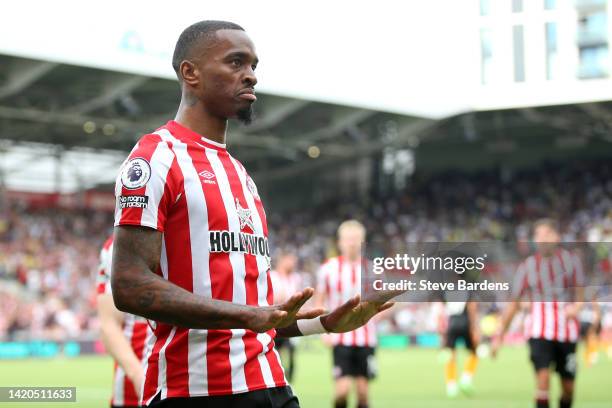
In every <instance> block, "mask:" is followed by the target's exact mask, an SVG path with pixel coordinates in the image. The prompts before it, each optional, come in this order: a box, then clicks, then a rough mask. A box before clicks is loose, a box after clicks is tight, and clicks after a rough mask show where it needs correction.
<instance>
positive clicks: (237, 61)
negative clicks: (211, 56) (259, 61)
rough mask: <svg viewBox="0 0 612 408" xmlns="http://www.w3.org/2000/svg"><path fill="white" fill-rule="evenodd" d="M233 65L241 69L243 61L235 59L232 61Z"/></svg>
mask: <svg viewBox="0 0 612 408" xmlns="http://www.w3.org/2000/svg"><path fill="white" fill-rule="evenodd" d="M231 64H232V65H233V66H234V67H236V68H240V66H242V61H241V60H240V59H238V58H235V59H233V60H232V61H231Z"/></svg>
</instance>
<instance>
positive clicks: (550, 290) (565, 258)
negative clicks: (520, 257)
mask: <svg viewBox="0 0 612 408" xmlns="http://www.w3.org/2000/svg"><path fill="white" fill-rule="evenodd" d="M583 284H584V277H583V272H582V264H581V261H580V259H579V258H578V256H576V255H575V254H572V253H571V252H569V251H568V250H566V249H556V250H555V251H554V253H553V254H552V255H551V256H549V257H546V256H543V255H542V254H541V253H539V252H538V253H536V254H535V255H532V256H530V257H528V258H527V259H526V260H525V261H523V262H522V263H521V264H520V265H519V267H518V270H517V277H516V284H515V286H514V287H515V298H516V299H519V298H526V299H528V300H529V301H530V304H531V313H530V318H529V324H528V325H527V327H526V335H527V337H529V338H534V339H547V340H555V341H560V342H577V341H578V335H579V331H578V328H579V326H578V321H577V319H576V318H567V317H566V313H565V307H566V306H567V305H568V303H569V302H573V301H575V296H574V292H575V291H574V289H575V288H578V287H582V286H583Z"/></svg>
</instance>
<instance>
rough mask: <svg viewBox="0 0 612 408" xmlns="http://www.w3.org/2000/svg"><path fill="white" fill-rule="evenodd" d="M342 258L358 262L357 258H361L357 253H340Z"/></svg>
mask: <svg viewBox="0 0 612 408" xmlns="http://www.w3.org/2000/svg"><path fill="white" fill-rule="evenodd" d="M342 259H344V260H345V261H347V262H359V260H360V259H361V256H360V255H359V254H355V255H342Z"/></svg>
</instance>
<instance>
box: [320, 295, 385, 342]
mask: <svg viewBox="0 0 612 408" xmlns="http://www.w3.org/2000/svg"><path fill="white" fill-rule="evenodd" d="M360 300H361V297H360V296H359V295H357V296H355V297H353V298H351V299H350V300H349V301H347V302H346V303H344V304H343V305H342V306H340V307H338V308H337V309H335V310H333V311H332V312H331V313H329V314H326V315H324V316H321V323H322V324H323V327H325V330H327V331H328V332H332V333H346V332H349V331H352V330H355V329H357V328H358V327H361V326H363V325H364V324H366V323H367V322H368V321H369V320H370V319H371V318H372V317H374V316H376V315H377V314H378V313H380V312H382V311H384V310H387V309H389V308H390V307H391V306H393V303H392V302H369V301H365V302H361V301H360Z"/></svg>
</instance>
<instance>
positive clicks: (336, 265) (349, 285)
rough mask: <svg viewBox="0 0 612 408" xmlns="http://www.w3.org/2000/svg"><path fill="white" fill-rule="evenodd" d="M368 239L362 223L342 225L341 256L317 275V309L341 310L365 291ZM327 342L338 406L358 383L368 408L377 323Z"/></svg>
mask: <svg viewBox="0 0 612 408" xmlns="http://www.w3.org/2000/svg"><path fill="white" fill-rule="evenodd" d="M365 238H366V230H365V228H364V226H363V225H362V224H361V223H360V222H359V221H356V220H347V221H344V222H343V223H342V224H340V226H339V227H338V250H339V252H340V255H339V256H337V257H333V258H330V259H328V260H327V261H326V262H325V263H324V264H323V265H321V267H320V269H319V272H318V274H317V292H316V295H315V305H316V306H317V307H322V306H325V307H328V308H334V307H338V306H339V305H341V304H342V303H344V302H346V301H347V300H348V299H350V298H351V297H353V296H355V294H358V293H360V292H361V273H362V270H363V269H365V265H366V260H365V259H364V258H363V257H362V255H361V254H362V248H363V245H364V243H365ZM363 273H365V271H364V272H363ZM324 341H325V342H327V343H328V344H331V345H332V346H333V364H334V368H333V376H334V380H335V392H334V406H335V407H336V408H343V407H346V404H347V399H348V396H349V392H350V390H351V386H352V385H353V381H354V382H355V385H356V392H357V404H358V405H357V406H358V408H366V407H367V406H368V403H369V402H368V400H369V398H368V388H369V381H370V380H371V379H373V378H374V377H375V375H376V363H375V360H374V351H375V347H376V341H377V339H376V325H375V323H374V321H372V320H370V321H369V322H368V323H367V324H365V325H364V326H361V327H359V328H358V329H356V330H354V331H351V332H348V333H334V334H330V335H329V337H327V338H325V339H324Z"/></svg>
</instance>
